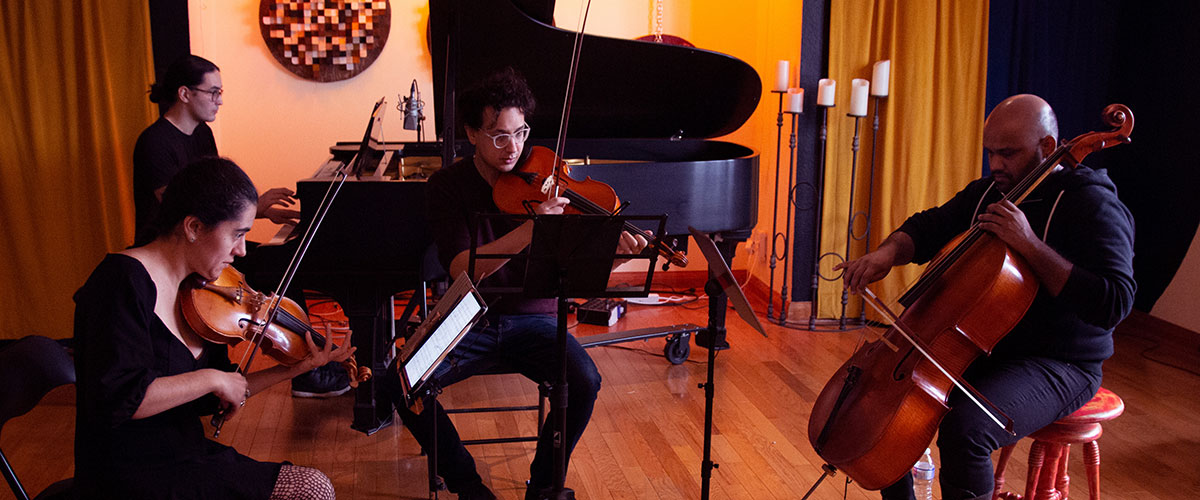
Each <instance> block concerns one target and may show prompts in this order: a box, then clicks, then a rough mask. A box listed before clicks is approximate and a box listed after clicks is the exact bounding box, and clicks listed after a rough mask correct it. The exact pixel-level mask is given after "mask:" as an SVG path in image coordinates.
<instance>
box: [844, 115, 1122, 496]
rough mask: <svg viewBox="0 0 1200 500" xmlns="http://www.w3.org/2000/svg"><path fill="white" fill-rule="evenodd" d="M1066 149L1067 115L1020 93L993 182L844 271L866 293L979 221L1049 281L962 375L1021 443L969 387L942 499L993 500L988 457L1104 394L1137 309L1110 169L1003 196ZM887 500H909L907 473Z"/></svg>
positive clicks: (953, 432) (997, 124) (943, 443)
mask: <svg viewBox="0 0 1200 500" xmlns="http://www.w3.org/2000/svg"><path fill="white" fill-rule="evenodd" d="M1057 144H1058V119H1057V118H1056V117H1055V115H1054V111H1053V110H1052V109H1051V108H1050V105H1049V104H1047V103H1046V101H1044V100H1042V99H1041V98H1039V97H1037V96H1034V95H1029V94H1022V95H1017V96H1013V97H1010V98H1008V99H1006V100H1004V101H1003V102H1001V103H1000V104H999V105H997V106H996V108H995V109H994V110H992V112H991V114H990V115H988V118H987V121H986V122H984V127H983V147H984V150H985V151H986V153H987V156H988V163H989V166H990V168H991V174H990V175H989V176H987V177H983V178H981V179H977V180H975V181H973V182H971V183H970V184H967V186H966V187H965V188H963V190H962V191H959V192H958V194H956V195H954V197H953V198H951V199H950V200H949V201H947V202H946V203H945V204H943V205H941V206H938V207H935V208H931V209H929V210H925V211H922V212H918V213H916V214H914V215H913V216H911V217H909V218H908V220H906V221H904V224H902V225H901V226H900V228H899V229H897V230H896V231H895V232H893V233H892V234H891V235H890V236H888V237H887V239H885V240H884V241H883V243H882V244H880V245H879V248H878V249H876V250H875V251H873V252H870V253H868V254H866V255H864V256H862V257H861V258H858V259H855V260H851V261H848V262H845V263H844V264H840V265H838V266H837V267H835V270H836V269H845V272H844V274H843V282H844V284H845V286H846V288H848V289H849V290H851V291H852V292H855V293H858V292H861V291H862V290H863V289H864V288H865V287H866V286H867V285H869V284H871V283H874V282H876V281H879V280H880V279H883V277H884V276H887V274H888V272H889V271H890V270H891V268H892V267H894V266H898V265H902V264H908V263H917V264H923V263H926V262H929V261H930V260H931V259H932V258H933V257H934V256H935V254H936V253H937V252H938V251H939V250H940V249H941V248H942V247H944V246H945V245H946V244H947V243H948V242H949V241H950V240H951V239H952V238H954V237H955V236H957V235H958V234H959V233H962V232H963V231H966V230H967V229H968V228H969V227H970V226H971V224H972V223H974V222H976V221H978V222H979V226H980V228H981V229H983V230H985V231H988V232H990V233H992V234H994V235H995V236H996V237H997V238H999V239H1000V240H1001V241H1003V242H1004V243H1005V244H1007V245H1008V247H1009V248H1010V249H1011V250H1012V251H1013V252H1015V253H1017V254H1019V255H1020V256H1021V257H1023V258H1024V259H1025V260H1026V261H1027V262H1028V263H1029V264H1030V267H1031V268H1032V270H1033V273H1034V275H1035V277H1036V278H1037V280H1038V282H1039V283H1040V287H1039V289H1038V292H1037V296H1036V298H1035V299H1034V301H1033V305H1032V306H1030V308H1029V310H1028V311H1027V312H1026V313H1025V316H1024V317H1023V318H1022V319H1021V321H1020V323H1019V324H1018V325H1017V326H1016V327H1015V328H1013V330H1012V331H1011V332H1009V334H1008V335H1007V336H1005V337H1004V338H1003V339H1002V340H1000V342H999V343H998V344H997V345H996V347H995V349H994V350H993V352H992V355H991V356H988V357H981V358H980V359H978V360H977V361H976V362H975V363H973V364H972V365H971V366H970V367H969V368H968V369H967V371H966V373H965V374H964V378H965V379H966V380H967V381H968V382H970V383H971V385H973V386H974V387H975V388H976V389H977V390H978V391H979V392H980V393H981V394H982V395H983V396H985V397H986V398H987V399H988V400H990V401H991V402H992V403H994V404H995V405H996V407H997V408H998V409H999V410H1000V411H1002V412H1004V413H1005V414H1007V415H1009V416H1010V417H1012V418H1013V420H1014V425H1015V428H1014V431H1015V432H1016V436H1013V435H1010V434H1009V433H1008V432H1006V431H1005V430H1004V429H1003V428H1001V427H1000V426H998V425H996V424H995V423H994V422H992V420H991V419H990V418H989V417H988V416H987V415H986V414H985V413H984V412H983V411H982V410H981V409H980V408H978V407H977V406H975V405H974V404H972V403H971V402H970V401H969V400H968V399H967V397H966V395H964V394H962V393H961V392H960V391H958V390H955V391H953V392H951V394H950V397H949V404H950V407H951V409H950V412H949V413H948V414H947V415H946V417H945V419H944V420H943V421H942V423H941V425H940V426H939V428H938V436H937V444H938V450H939V452H940V455H941V460H940V461H939V462H938V463H940V465H941V467H940V471H939V474H938V479H939V481H940V484H941V490H942V498H943V499H946V500H956V499H990V498H991V497H992V488H993V485H994V480H993V469H992V461H991V454H992V452H993V451H995V450H997V449H1000V448H1002V447H1004V446H1008V445H1010V444H1013V443H1015V442H1017V440H1018V439H1020V437H1023V436H1027V435H1029V434H1030V433H1032V432H1034V431H1036V430H1038V429H1040V428H1042V427H1044V426H1046V425H1048V424H1050V423H1051V422H1054V421H1055V420H1058V419H1060V418H1062V417H1065V416H1067V415H1069V414H1070V413H1071V412H1073V411H1075V410H1077V409H1079V408H1080V407H1081V406H1083V405H1084V403H1087V402H1088V400H1089V399H1091V398H1092V396H1093V395H1095V394H1096V391H1097V390H1098V389H1099V388H1100V380H1101V365H1102V364H1103V362H1104V360H1105V359H1108V357H1109V356H1111V355H1112V353H1113V341H1112V331H1113V328H1114V327H1115V326H1116V325H1117V323H1119V322H1120V321H1121V320H1122V319H1124V318H1125V316H1126V315H1128V314H1129V311H1130V309H1131V308H1132V306H1133V295H1134V290H1135V289H1136V284H1135V283H1134V280H1133V216H1132V215H1131V214H1130V213H1129V210H1128V209H1127V208H1126V207H1125V205H1124V204H1123V203H1121V201H1120V200H1119V199H1118V198H1117V191H1116V186H1114V185H1113V183H1112V181H1111V180H1109V178H1108V175H1107V174H1106V173H1105V172H1104V170H1092V169H1091V168H1088V167H1085V166H1082V165H1081V166H1079V167H1078V168H1075V169H1068V168H1063V167H1062V166H1059V167H1057V168H1056V169H1055V171H1053V172H1052V173H1050V174H1049V175H1048V176H1047V177H1046V179H1045V180H1044V181H1043V182H1042V183H1041V184H1040V185H1039V186H1038V187H1036V188H1035V189H1034V190H1033V191H1031V193H1030V195H1029V196H1028V197H1026V199H1025V200H1024V201H1022V202H1021V204H1020V205H1014V204H1013V203H1012V202H1010V201H1007V200H1004V199H1003V197H1004V194H1005V193H1007V192H1008V191H1009V190H1010V189H1012V188H1013V187H1014V186H1015V185H1017V184H1018V183H1019V182H1021V180H1022V179H1024V178H1025V176H1026V174H1028V173H1029V172H1030V171H1032V170H1033V169H1034V168H1035V167H1037V166H1038V165H1039V164H1040V163H1041V162H1042V160H1043V159H1045V158H1046V157H1047V156H1049V155H1050V154H1051V153H1052V152H1053V151H1054V150H1055V148H1056V146H1057ZM881 493H882V496H883V498H884V499H889V500H890V499H911V498H914V494H913V478H912V475H911V474H906V475H905V477H904V478H902V479H901V480H900V481H898V482H896V483H895V484H893V485H891V486H889V487H887V488H884V489H883V490H882V491H881Z"/></svg>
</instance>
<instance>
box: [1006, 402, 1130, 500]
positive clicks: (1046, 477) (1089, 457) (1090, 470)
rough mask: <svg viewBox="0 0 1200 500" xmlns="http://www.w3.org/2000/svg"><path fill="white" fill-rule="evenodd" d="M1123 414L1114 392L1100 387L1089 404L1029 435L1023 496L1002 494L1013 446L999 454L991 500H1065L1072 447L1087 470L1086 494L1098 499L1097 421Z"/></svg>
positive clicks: (1098, 457) (1122, 407) (1098, 436)
mask: <svg viewBox="0 0 1200 500" xmlns="http://www.w3.org/2000/svg"><path fill="white" fill-rule="evenodd" d="M1124 411H1125V403H1124V402H1123V401H1121V398H1120V397H1119V396H1117V395H1116V393H1114V392H1112V391H1110V390H1108V389H1105V388H1103V387H1101V388H1100V390H1099V391H1097V392H1096V395H1095V396H1093V397H1092V399H1091V401H1088V402H1087V404H1085V405H1083V407H1082V408H1080V409H1078V410H1076V411H1075V413H1072V414H1070V415H1067V416H1066V417H1063V418H1061V419H1059V420H1058V421H1056V422H1054V423H1052V424H1050V425H1047V426H1046V427H1043V428H1041V429H1040V430H1038V431H1037V432H1034V433H1033V434H1030V435H1029V437H1031V438H1033V445H1032V446H1030V447H1029V474H1028V476H1027V477H1026V479H1025V494H1024V495H1018V494H1016V493H1011V492H1002V491H1001V487H1002V486H1004V469H1005V466H1006V465H1007V464H1008V457H1009V455H1012V451H1013V447H1015V446H1016V445H1011V446H1006V447H1004V449H1003V450H1001V451H1000V460H999V461H998V462H997V464H996V487H995V488H994V489H993V490H992V491H993V493H992V498H993V500H1022V499H1030V500H1066V498H1067V494H1068V491H1069V487H1070V482H1071V478H1070V477H1068V475H1067V457H1068V455H1069V453H1070V451H1071V445H1072V444H1083V450H1084V451H1083V453H1084V467H1085V469H1086V470H1087V481H1088V495H1089V498H1091V500H1099V498H1100V446H1099V445H1098V444H1096V440H1097V439H1099V438H1100V434H1101V433H1103V432H1104V430H1103V429H1102V428H1101V427H1100V422H1104V421H1106V420H1112V419H1114V418H1117V417H1118V416H1120V415H1121V413H1122V412H1124Z"/></svg>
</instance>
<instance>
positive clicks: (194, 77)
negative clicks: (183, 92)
mask: <svg viewBox="0 0 1200 500" xmlns="http://www.w3.org/2000/svg"><path fill="white" fill-rule="evenodd" d="M220 70H221V68H218V67H217V65H216V64H213V63H212V61H209V60H208V59H205V58H203V57H200V56H194V55H191V54H188V55H186V56H183V57H180V58H179V59H176V60H175V62H172V63H171V65H170V66H168V67H167V73H166V74H165V75H163V76H162V78H160V79H159V80H158V81H157V82H155V83H154V84H153V85H151V86H150V102H152V103H155V104H165V105H167V106H170V105H172V104H175V100H176V99H178V94H177V93H176V92H177V91H178V90H179V87H194V86H196V85H200V84H201V83H204V75H206V74H208V73H211V72H213V71H220Z"/></svg>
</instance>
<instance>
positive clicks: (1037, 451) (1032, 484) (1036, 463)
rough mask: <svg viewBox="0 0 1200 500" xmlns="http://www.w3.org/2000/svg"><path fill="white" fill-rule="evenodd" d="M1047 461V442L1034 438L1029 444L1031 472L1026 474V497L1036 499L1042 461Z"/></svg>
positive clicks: (1031, 499) (1030, 499)
mask: <svg viewBox="0 0 1200 500" xmlns="http://www.w3.org/2000/svg"><path fill="white" fill-rule="evenodd" d="M1045 461H1046V443H1045V442H1043V441H1037V440H1034V442H1033V444H1032V445H1029V472H1028V473H1026V474H1025V498H1027V499H1029V500H1034V493H1036V492H1037V483H1038V476H1039V475H1041V473H1042V462H1045Z"/></svg>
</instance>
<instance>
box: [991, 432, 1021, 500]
mask: <svg viewBox="0 0 1200 500" xmlns="http://www.w3.org/2000/svg"><path fill="white" fill-rule="evenodd" d="M1016 446H1017V445H1015V444H1010V445H1008V446H1005V447H1004V448H1001V449H1000V458H999V459H998V460H997V461H996V486H995V487H994V488H992V500H999V498H1000V491H1001V490H1002V489H1004V469H1007V468H1008V457H1010V456H1012V452H1013V448H1016Z"/></svg>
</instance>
